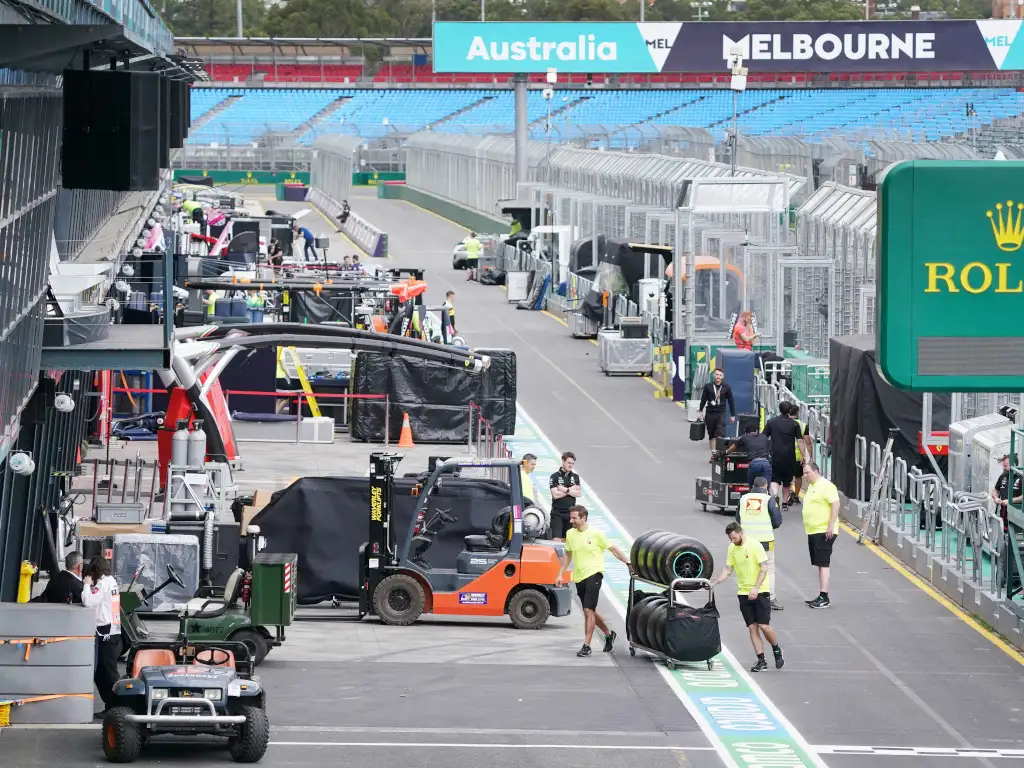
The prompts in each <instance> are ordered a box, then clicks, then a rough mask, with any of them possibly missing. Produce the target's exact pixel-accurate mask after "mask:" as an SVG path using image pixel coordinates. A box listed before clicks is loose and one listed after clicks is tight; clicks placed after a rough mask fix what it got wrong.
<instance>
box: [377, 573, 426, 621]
mask: <svg viewBox="0 0 1024 768" xmlns="http://www.w3.org/2000/svg"><path fill="white" fill-rule="evenodd" d="M425 604H426V595H424V594H423V587H422V586H420V583H419V582H418V581H416V579H414V578H413V577H412V576H409V575H408V574H405V573H396V574H395V575H394V576H388V577H387V578H386V579H384V580H382V581H381V583H380V584H378V585H377V589H375V590H374V591H373V611H374V613H376V614H377V616H378V617H379V618H380V620H381V621H383V622H384V623H385V624H390V625H392V626H396V627H407V626H409V625H410V624H412V623H413V622H414V621H416V619H418V618H419V617H420V616H422V615H423V606H424V605H425Z"/></svg>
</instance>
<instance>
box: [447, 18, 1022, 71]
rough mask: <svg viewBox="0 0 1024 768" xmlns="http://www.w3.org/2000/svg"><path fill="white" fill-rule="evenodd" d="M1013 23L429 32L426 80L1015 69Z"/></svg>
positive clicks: (565, 25)
mask: <svg viewBox="0 0 1024 768" xmlns="http://www.w3.org/2000/svg"><path fill="white" fill-rule="evenodd" d="M1022 23H1024V22H1021V21H1020V20H1017V19H1001V20H986V21H807V22H803V21H767V22H745V21H699V22H698V21H693V22H648V23H635V22H518V21H510V22H505V21H496V22H473V21H467V22H447V21H445V22H440V21H439V22H437V23H435V24H434V71H435V72H457V73H479V74H491V73H494V74H497V73H504V74H529V73H538V72H547V71H548V69H556V70H557V71H558V72H565V73H577V74H587V73H591V74H615V73H621V74H657V73H660V72H718V71H723V70H725V69H726V68H727V61H728V58H729V53H730V51H731V50H732V49H733V48H734V47H735V46H738V47H739V49H740V50H741V51H742V53H743V59H744V64H745V66H747V67H748V68H749V69H750V71H751V72H932V71H948V70H953V71H958V72H963V71H993V70H1021V69H1024V36H1021V42H1020V43H1018V42H1016V38H1017V33H1018V31H1019V30H1020V25H1021V24H1022Z"/></svg>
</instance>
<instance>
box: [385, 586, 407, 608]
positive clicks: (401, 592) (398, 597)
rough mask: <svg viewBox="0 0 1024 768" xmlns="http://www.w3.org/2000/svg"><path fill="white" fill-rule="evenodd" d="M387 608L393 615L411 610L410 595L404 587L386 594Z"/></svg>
mask: <svg viewBox="0 0 1024 768" xmlns="http://www.w3.org/2000/svg"><path fill="white" fill-rule="evenodd" d="M388 608H390V609H391V610H392V611H394V612H395V613H405V612H406V611H408V610H409V609H410V608H412V595H410V594H409V590H407V589H406V588H405V587H397V588H396V589H392V590H391V591H390V592H389V593H388Z"/></svg>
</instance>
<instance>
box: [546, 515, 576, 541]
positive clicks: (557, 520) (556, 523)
mask: <svg viewBox="0 0 1024 768" xmlns="http://www.w3.org/2000/svg"><path fill="white" fill-rule="evenodd" d="M571 527H572V526H571V525H569V513H568V512H560V511H558V510H557V509H553V510H551V538H552V539H564V538H565V534H567V533H568V532H569V529H570V528H571Z"/></svg>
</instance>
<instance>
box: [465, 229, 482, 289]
mask: <svg viewBox="0 0 1024 768" xmlns="http://www.w3.org/2000/svg"><path fill="white" fill-rule="evenodd" d="M463 244H464V245H465V246H466V261H467V262H469V263H468V265H467V269H468V270H469V274H467V275H466V280H467V282H468V281H469V280H476V279H477V277H478V276H477V272H476V267H477V264H478V263H479V261H480V241H479V240H477V239H476V232H470V233H469V237H467V238H466V240H465V242H464V243H463Z"/></svg>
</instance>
